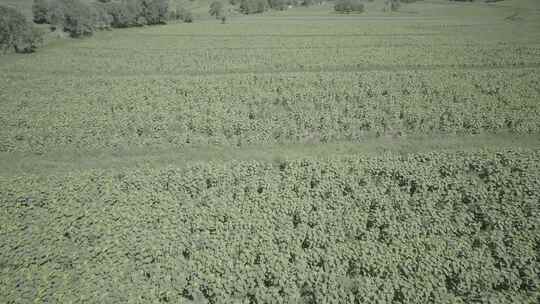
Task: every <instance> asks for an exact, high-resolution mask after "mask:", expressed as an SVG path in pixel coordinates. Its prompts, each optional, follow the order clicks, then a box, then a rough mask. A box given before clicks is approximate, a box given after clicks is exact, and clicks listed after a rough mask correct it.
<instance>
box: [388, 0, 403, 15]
mask: <svg viewBox="0 0 540 304" xmlns="http://www.w3.org/2000/svg"><path fill="white" fill-rule="evenodd" d="M400 7H401V3H400V0H386V1H385V7H384V10H385V11H392V12H395V11H398V10H399V8H400Z"/></svg>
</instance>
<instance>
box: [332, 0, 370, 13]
mask: <svg viewBox="0 0 540 304" xmlns="http://www.w3.org/2000/svg"><path fill="white" fill-rule="evenodd" d="M334 10H335V11H336V12H339V13H347V14H348V13H352V12H355V13H362V12H364V4H363V3H361V2H360V1H359V0H338V1H337V2H336V4H335V5H334Z"/></svg>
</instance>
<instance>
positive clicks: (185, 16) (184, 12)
mask: <svg viewBox="0 0 540 304" xmlns="http://www.w3.org/2000/svg"><path fill="white" fill-rule="evenodd" d="M175 19H177V20H181V21H183V22H185V23H191V22H193V14H192V13H191V11H190V10H188V9H186V8H185V7H183V6H180V7H178V8H177V9H176V12H175Z"/></svg>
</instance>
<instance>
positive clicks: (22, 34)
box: [0, 6, 43, 53]
mask: <svg viewBox="0 0 540 304" xmlns="http://www.w3.org/2000/svg"><path fill="white" fill-rule="evenodd" d="M42 36H43V33H42V32H41V31H40V30H38V29H36V28H35V27H34V26H33V25H32V24H30V23H29V22H28V21H26V18H25V17H24V15H23V14H21V13H20V12H18V11H17V10H15V9H13V8H10V7H4V6H0V53H6V52H9V51H12V50H13V51H15V52H17V53H32V52H34V51H35V50H36V48H37V47H38V46H39V45H40V44H41V43H42V42H43V39H42Z"/></svg>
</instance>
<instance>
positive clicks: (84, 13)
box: [64, 0, 95, 38]
mask: <svg viewBox="0 0 540 304" xmlns="http://www.w3.org/2000/svg"><path fill="white" fill-rule="evenodd" d="M64 1H66V0H64ZM66 2H67V5H66V6H65V8H66V10H65V11H64V31H66V32H68V33H69V34H70V36H71V37H75V38H77V37H82V36H91V35H92V34H93V32H94V29H95V23H94V18H93V16H92V10H91V9H90V7H89V6H87V5H86V4H84V3H82V2H80V1H78V0H69V1H66Z"/></svg>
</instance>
